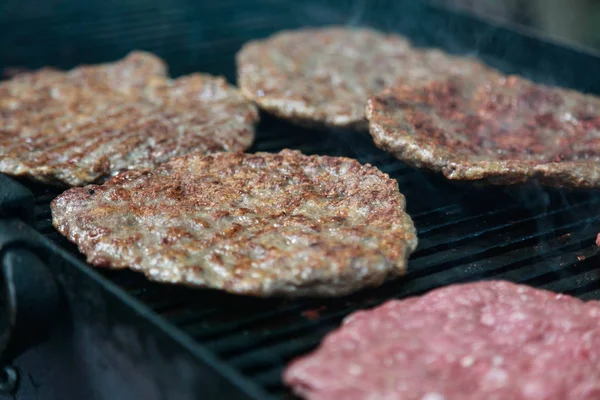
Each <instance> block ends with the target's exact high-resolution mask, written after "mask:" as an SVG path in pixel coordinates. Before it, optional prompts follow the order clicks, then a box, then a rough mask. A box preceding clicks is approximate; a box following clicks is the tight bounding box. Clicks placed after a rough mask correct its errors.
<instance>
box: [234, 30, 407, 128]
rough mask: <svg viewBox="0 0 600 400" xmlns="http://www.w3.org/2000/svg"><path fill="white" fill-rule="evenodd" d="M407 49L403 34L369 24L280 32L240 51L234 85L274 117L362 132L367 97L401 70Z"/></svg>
mask: <svg viewBox="0 0 600 400" xmlns="http://www.w3.org/2000/svg"><path fill="white" fill-rule="evenodd" d="M411 54H412V53H411V47H410V44H409V43H408V41H406V40H405V39H403V38H401V37H398V36H393V35H385V34H383V33H379V32H376V31H373V30H370V29H350V28H341V27H330V28H321V29H303V30H297V31H285V32H281V33H278V34H276V35H274V36H271V37H270V38H267V39H265V40H260V41H253V42H250V43H248V44H246V45H245V46H244V47H243V48H242V50H240V52H239V53H238V55H237V66H238V84H239V86H240V89H241V91H242V92H243V93H244V95H245V96H246V97H247V98H249V99H252V100H254V101H255V102H256V103H257V104H258V105H259V106H260V107H261V108H263V109H265V110H266V111H268V112H270V113H273V114H275V115H277V116H280V117H283V118H287V119H291V120H294V121H296V122H299V123H301V124H304V125H325V126H333V127H343V128H351V129H359V130H365V131H366V130H367V126H368V125H367V121H366V120H365V105H366V102H367V98H368V97H369V95H370V94H373V93H376V92H378V91H380V90H382V89H383V88H384V87H385V86H386V85H389V84H391V83H393V82H394V81H395V79H396V78H397V77H398V76H400V75H401V74H403V72H404V70H405V64H406V59H407V57H409V56H411Z"/></svg>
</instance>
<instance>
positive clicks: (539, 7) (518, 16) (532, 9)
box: [432, 0, 600, 49]
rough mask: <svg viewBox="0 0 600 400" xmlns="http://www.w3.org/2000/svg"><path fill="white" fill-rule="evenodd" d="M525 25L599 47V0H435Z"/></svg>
mask: <svg viewBox="0 0 600 400" xmlns="http://www.w3.org/2000/svg"><path fill="white" fill-rule="evenodd" d="M432 2H433V3H436V4H439V5H443V6H447V7H455V8H458V9H460V10H463V11H465V12H472V13H475V14H478V15H480V16H483V17H486V18H492V19H496V20H499V21H506V22H511V23H516V24H520V25H525V26H528V27H531V28H533V29H535V30H538V31H541V32H543V33H544V34H546V35H548V36H552V37H554V38H555V39H558V40H564V41H568V42H572V43H577V44H581V45H584V46H589V47H593V48H596V49H600V0H432Z"/></svg>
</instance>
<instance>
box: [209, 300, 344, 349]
mask: <svg viewBox="0 0 600 400" xmlns="http://www.w3.org/2000/svg"><path fill="white" fill-rule="evenodd" d="M354 308H355V306H354V307H347V308H345V309H342V310H336V311H335V312H331V313H329V314H327V315H323V316H322V317H321V318H319V319H318V320H308V319H303V320H299V321H294V322H295V324H294V325H291V324H286V325H285V326H283V327H281V328H278V329H273V330H272V331H269V333H268V334H263V335H260V334H256V333H255V334H254V335H243V336H236V337H228V338H227V339H225V338H222V339H215V340H213V341H206V342H203V343H204V344H205V345H206V346H207V347H209V348H210V349H211V350H213V351H215V352H216V353H218V354H219V355H220V356H221V357H222V358H226V359H227V360H231V359H233V358H236V357H245V355H246V354H248V352H251V351H253V350H255V351H259V350H260V351H262V350H273V347H276V346H281V345H284V344H285V343H288V342H290V341H296V340H297V341H298V342H299V343H298V345H300V346H302V343H301V342H304V340H305V339H306V337H307V336H313V335H314V336H317V337H321V334H320V333H325V332H327V331H328V330H330V329H331V328H332V327H335V326H336V325H337V324H338V323H339V321H340V320H341V319H342V318H343V317H344V316H345V315H347V314H348V313H349V312H350V311H351V310H353V309H354ZM315 332H319V333H317V334H315Z"/></svg>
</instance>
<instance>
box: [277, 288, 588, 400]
mask: <svg viewBox="0 0 600 400" xmlns="http://www.w3.org/2000/svg"><path fill="white" fill-rule="evenodd" d="M284 380H285V382H286V383H287V384H288V385H289V386H291V387H292V388H293V390H294V392H296V393H297V394H298V395H300V396H302V397H304V398H307V399H345V400H352V399H369V400H375V399H378V400H384V399H385V400H475V399H477V400H481V399H484V400H521V399H528V400H530V399H531V400H533V399H535V400H566V399H578V400H592V399H600V302H598V301H590V302H587V303H586V302H584V301H582V300H579V299H576V298H573V297H570V296H567V295H561V294H556V293H553V292H549V291H545V290H538V289H534V288H531V287H528V286H522V285H516V284H513V283H510V282H505V281H486V282H479V283H472V284H463V285H453V286H447V287H444V288H441V289H437V290H434V291H432V292H430V293H428V294H426V295H424V296H421V297H413V298H408V299H405V300H392V301H389V302H387V303H385V304H383V305H382V306H379V307H377V308H375V309H372V310H369V311H359V312H357V313H354V314H352V315H351V316H349V317H348V318H347V319H346V320H345V322H344V324H343V325H342V327H341V328H339V329H337V330H336V331H334V332H333V333H331V334H329V335H328V336H327V337H326V338H325V340H324V341H323V343H322V344H321V346H320V347H319V348H318V349H317V350H315V351H314V352H313V353H311V354H309V355H307V356H304V357H301V358H300V359H298V360H295V361H294V362H292V363H291V365H290V366H288V368H287V370H286V371H285V373H284Z"/></svg>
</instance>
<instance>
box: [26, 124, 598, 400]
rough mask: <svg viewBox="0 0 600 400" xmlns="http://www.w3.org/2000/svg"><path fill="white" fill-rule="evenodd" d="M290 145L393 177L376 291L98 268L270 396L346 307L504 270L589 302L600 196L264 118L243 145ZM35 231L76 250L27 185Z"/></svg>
mask: <svg viewBox="0 0 600 400" xmlns="http://www.w3.org/2000/svg"><path fill="white" fill-rule="evenodd" d="M285 147H290V148H296V149H300V150H302V151H303V152H305V153H309V154H312V153H318V154H330V155H343V156H350V157H355V158H357V159H358V160H360V161H361V162H363V163H364V162H371V163H373V164H374V165H376V166H377V167H379V168H380V169H381V170H383V171H385V172H387V173H388V174H390V175H391V176H392V177H394V178H396V179H397V180H398V182H399V185H400V189H401V191H402V192H403V193H405V195H406V197H407V203H408V210H409V212H410V213H411V215H412V216H413V217H414V221H415V225H416V227H417V229H418V232H419V237H420V244H419V248H418V250H417V252H416V253H415V254H414V256H413V257H412V259H411V262H410V263H409V272H408V274H407V275H406V276H405V277H404V278H401V279H399V280H397V281H394V282H390V283H388V284H386V285H384V286H383V287H382V288H379V289H373V290H367V291H363V292H361V293H358V294H356V295H352V296H349V297H345V298H341V299H333V300H310V299H309V300H298V301H291V300H260V299H248V298H244V297H236V296H232V295H226V294H223V293H219V292H214V291H207V290H191V289H186V288H180V287H174V286H162V285H158V284H153V283H149V282H147V281H146V280H145V279H144V278H143V277H141V276H139V275H137V274H134V273H129V272H106V273H105V275H106V276H107V277H108V278H110V279H111V280H113V281H114V282H115V283H117V284H119V285H120V286H122V287H123V288H124V289H125V290H127V291H128V292H129V293H131V294H132V295H134V296H135V297H137V298H139V299H141V300H142V301H143V302H145V303H146V304H148V305H149V306H150V307H151V308H153V309H154V310H155V311H156V312H157V313H159V314H161V315H162V316H163V317H164V318H166V319H167V320H169V321H170V322H172V323H173V324H175V325H176V326H178V327H179V328H180V329H182V330H183V331H185V332H186V333H187V334H189V335H190V336H191V337H193V338H194V339H196V340H198V341H199V342H200V343H201V344H203V345H205V346H206V347H207V348H208V349H210V350H212V351H213V352H215V353H216V354H217V355H219V356H220V357H221V358H222V359H224V360H225V361H227V362H228V363H230V364H231V365H232V366H233V367H235V368H236V369H238V370H239V371H240V372H241V373H242V374H243V375H244V376H246V377H247V378H248V379H249V380H250V381H251V384H254V385H258V386H259V387H260V388H262V389H263V390H264V391H265V392H267V393H268V394H270V395H272V396H273V397H274V398H282V397H283V398H285V397H286V396H290V394H289V392H288V391H287V390H286V389H285V388H284V387H283V386H282V384H281V380H280V374H281V371H282V369H283V367H284V365H285V363H286V362H287V361H289V360H290V359H291V358H293V357H295V356H298V355H300V354H302V353H305V352H306V351H309V350H310V349H312V348H313V347H314V346H316V345H317V344H318V343H319V341H320V340H321V338H322V337H323V335H324V334H326V333H327V332H328V331H330V330H331V329H333V328H335V327H336V326H337V325H338V324H339V322H340V321H341V319H342V318H343V317H344V316H346V315H348V314H349V313H351V312H353V311H355V310H357V309H359V308H364V307H372V306H374V305H377V304H379V303H381V302H383V301H385V300H387V299H390V298H394V297H404V296H408V295H413V294H418V293H422V292H423V291H426V290H429V289H432V288H434V287H438V286H441V285H446V284H449V283H453V282H466V281H471V280H476V279H489V278H494V279H508V280H511V281H514V282H522V283H527V284H530V285H533V286H537V287H543V288H547V289H551V290H556V291H562V292H566V293H570V294H573V295H575V296H578V297H581V298H585V299H591V298H596V299H600V277H599V276H598V274H599V272H598V269H597V268H598V257H595V255H596V254H597V247H596V245H595V243H594V241H595V236H596V233H597V232H598V228H599V226H600V225H599V224H598V214H597V210H598V207H600V194H599V193H597V192H592V191H559V190H550V189H543V188H541V187H536V186H528V187H506V188H504V187H494V186H478V185H473V184H469V183H466V184H460V185H456V184H454V183H451V182H447V181H445V180H444V179H443V178H441V177H439V176H436V175H430V174H427V173H425V172H423V171H419V170H415V169H412V168H410V167H407V166H405V165H404V164H402V163H401V162H399V161H397V160H395V159H394V158H393V157H391V156H389V155H387V154H386V153H384V152H382V151H380V150H378V149H376V148H375V146H374V145H373V144H372V143H371V141H370V140H369V138H368V136H366V135H361V134H355V133H350V132H324V133H323V132H315V131H308V130H303V129H300V128H296V127H292V126H289V125H287V124H286V123H284V122H280V121H276V120H274V119H272V118H268V117H264V118H263V122H262V123H261V125H260V126H259V133H258V139H257V142H256V145H255V147H254V149H253V150H254V151H278V150H280V149H282V148H285ZM33 189H34V190H35V191H36V195H37V204H38V205H37V207H36V216H37V221H38V228H39V229H40V230H41V231H42V232H43V233H44V234H46V235H47V236H48V237H49V238H51V239H52V240H54V241H56V242H58V243H59V244H61V245H63V246H64V247H66V248H68V249H70V250H72V251H73V252H76V249H75V247H74V246H73V245H71V244H69V243H68V242H66V240H65V239H63V238H62V237H61V236H60V235H59V234H58V233H57V232H56V231H55V230H54V229H53V228H52V226H51V225H50V213H49V206H48V203H49V202H50V200H51V199H52V198H53V196H54V195H55V194H56V191H55V190H54V189H48V188H39V187H36V188H33Z"/></svg>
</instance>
